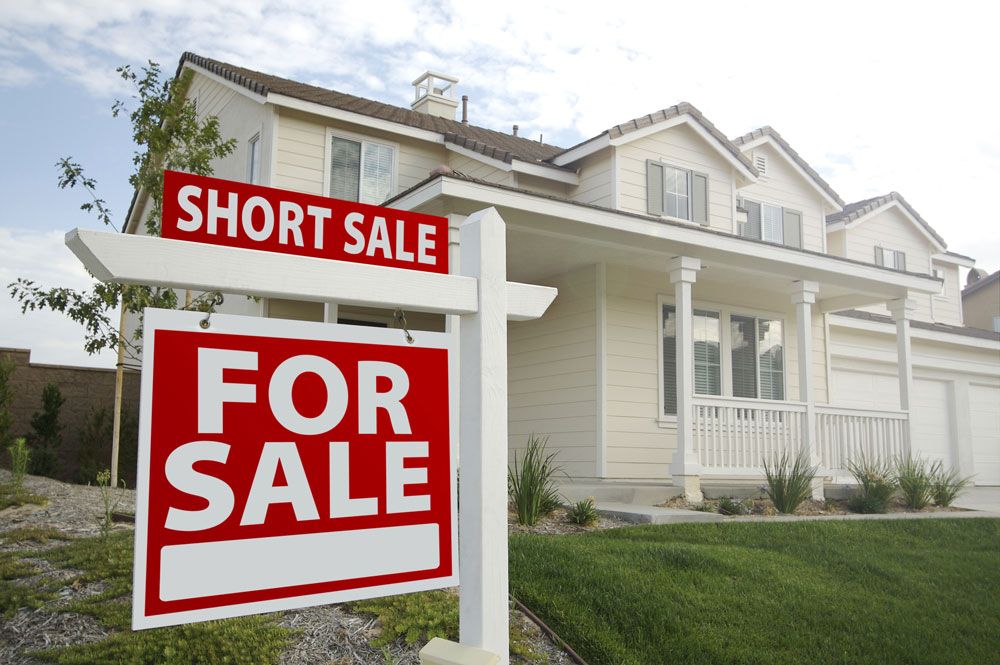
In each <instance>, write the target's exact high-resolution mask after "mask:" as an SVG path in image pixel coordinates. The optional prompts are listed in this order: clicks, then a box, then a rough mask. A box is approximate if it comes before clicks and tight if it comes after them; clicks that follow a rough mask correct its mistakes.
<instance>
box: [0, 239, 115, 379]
mask: <svg viewBox="0 0 1000 665" xmlns="http://www.w3.org/2000/svg"><path fill="white" fill-rule="evenodd" d="M19 277H23V278H25V279H31V280H34V281H35V282H36V283H37V284H38V285H39V286H66V287H70V288H76V289H86V288H88V287H89V286H90V285H91V284H92V283H93V279H92V278H91V277H90V276H89V275H88V274H87V272H86V271H85V270H84V269H83V266H82V265H81V264H80V262H79V261H78V260H77V258H76V257H75V256H73V254H72V253H70V251H69V250H68V249H66V246H65V245H64V244H63V234H62V233H59V232H57V231H50V232H38V231H31V230H21V229H10V228H3V227H0V287H2V288H3V290H2V292H0V347H13V348H23V349H31V352H32V353H31V359H32V361H33V362H43V363H57V364H70V365H88V366H92V367H113V366H114V363H115V355H114V353H102V354H100V355H94V356H91V355H87V353H86V352H85V351H84V350H83V338H84V330H83V327H82V326H80V325H78V324H76V323H74V322H73V321H71V320H69V319H68V318H66V317H65V316H64V315H62V314H57V313H54V312H38V311H35V312H28V313H26V314H22V313H21V307H20V305H19V304H18V303H17V302H16V301H14V299H13V298H11V297H10V294H9V291H8V288H7V285H8V284H10V283H11V282H13V281H14V280H16V279H18V278H19Z"/></svg>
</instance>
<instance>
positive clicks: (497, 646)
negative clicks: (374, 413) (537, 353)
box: [66, 208, 557, 664]
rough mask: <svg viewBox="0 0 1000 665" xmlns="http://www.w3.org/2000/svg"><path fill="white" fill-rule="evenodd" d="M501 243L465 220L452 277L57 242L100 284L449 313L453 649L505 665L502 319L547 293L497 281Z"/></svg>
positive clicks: (485, 224)
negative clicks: (455, 436) (455, 599)
mask: <svg viewBox="0 0 1000 665" xmlns="http://www.w3.org/2000/svg"><path fill="white" fill-rule="evenodd" d="M505 235H506V230H505V225H504V222H503V220H502V219H501V217H500V215H499V214H498V213H497V212H496V210H495V209H493V208H488V209H486V210H482V211H479V212H477V213H474V214H473V215H471V216H470V217H469V218H468V219H467V220H466V221H465V222H464V223H463V225H462V227H461V230H460V243H461V247H460V251H461V274H460V275H456V274H433V273H420V272H413V271H411V270H406V269H402V268H396V267H387V266H380V265H363V264H358V263H349V262H346V261H340V260H329V259H322V258H313V257H305V256H292V255H286V254H281V253H275V252H265V251H258V250H252V249H242V248H236V247H225V246H216V245H207V244H199V243H194V242H188V241H183V240H171V239H164V238H151V237H145V236H136V235H125V234H112V233H102V232H94V231H82V230H74V231H71V232H69V233H68V234H67V235H66V244H67V246H68V247H69V248H70V249H71V250H72V251H73V252H74V254H76V256H77V257H78V258H79V259H80V260H81V261H82V262H83V264H84V266H85V267H86V268H87V269H88V270H89V271H90V272H91V274H93V275H94V276H95V277H97V278H98V279H100V280H102V281H113V282H119V283H126V284H147V285H158V286H166V287H173V288H192V289H200V290H218V291H222V292H225V293H235V294H246V295H256V296H266V297H278V298H289V299H299V300H313V301H326V302H336V303H342V304H356V305H361V306H369V307H381V308H391V309H395V308H397V307H401V308H403V309H408V310H413V311H426V312H437V313H441V314H457V315H460V316H461V320H460V321H461V322H460V332H459V336H460V356H459V358H460V360H459V364H460V376H461V383H460V389H459V393H460V394H461V395H462V397H463V399H462V402H461V408H460V425H459V492H460V506H459V529H460V532H459V577H460V597H461V601H460V607H461V610H460V631H461V642H462V643H463V644H467V645H469V646H474V647H479V648H481V649H485V650H487V651H490V652H494V653H496V654H497V655H499V656H500V658H501V660H500V662H501V663H503V664H506V663H507V662H508V660H509V650H508V600H507V594H508V586H507V584H508V570H507V488H506V474H507V320H531V319H536V318H538V317H540V316H542V314H544V313H545V310H546V309H547V308H548V306H549V305H550V304H551V303H552V301H553V300H554V299H555V297H556V294H557V291H556V289H554V288H551V287H542V286H532V285H527V284H518V283H514V282H508V281H506V238H505ZM278 325H280V324H278ZM400 334H402V333H400Z"/></svg>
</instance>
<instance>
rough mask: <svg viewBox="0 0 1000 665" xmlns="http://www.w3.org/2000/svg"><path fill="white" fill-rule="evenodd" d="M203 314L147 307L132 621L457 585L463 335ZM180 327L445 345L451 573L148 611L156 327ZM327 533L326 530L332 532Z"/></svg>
mask: <svg viewBox="0 0 1000 665" xmlns="http://www.w3.org/2000/svg"><path fill="white" fill-rule="evenodd" d="M204 320H206V315H205V314H202V313H200V312H183V311H173V310H160V309H147V310H146V312H145V343H144V352H143V363H142V364H143V367H142V380H141V386H142V393H141V394H142V396H143V399H142V400H140V413H139V442H140V443H139V450H138V473H137V487H136V521H135V550H134V551H135V560H134V563H133V602H132V628H133V630H137V629H146V628H157V627H162V626H171V625H179V624H184V623H191V622H196V621H207V620H212V619H224V618H231V617H238V616H246V615H251V614H258V613H265V612H276V611H281V610H290V609H298V608H303V607H312V606H316V605H325V604H329V603H341V602H346V601H353V600H362V599H366V598H374V597H380V596H387V595H396V594H403V593H411V592H416V591H428V590H432V589H441V588H446V587H453V586H457V585H458V584H459V566H460V553H459V543H458V523H459V512H458V494H457V468H458V467H457V465H458V440H459V439H458V435H459V420H458V413H457V412H458V409H457V408H456V405H458V403H459V402H458V399H459V389H458V378H459V376H458V372H459V358H458V354H459V348H458V340H457V339H456V336H455V335H454V334H453V333H450V332H428V331H420V330H414V331H411V332H410V334H411V335H412V336H413V338H414V340H415V341H414V344H413V345H410V344H409V343H408V342H407V341H406V337H405V335H404V332H403V331H402V330H399V329H394V328H374V327H367V326H350V325H340V324H333V323H317V322H307V321H292V320H284V319H270V318H263V317H246V316H236V315H225V314H211V315H210V316H209V317H208V319H207V320H208V321H209V327H208V328H207V329H204V328H202V326H201V325H200V324H201V322H202V321H204ZM163 330H168V331H169V330H177V331H182V332H190V333H195V334H199V335H205V336H211V335H213V334H233V335H241V336H259V337H271V338H282V337H284V338H294V339H305V340H316V341H323V342H344V343H364V344H377V345H383V346H395V347H403V348H412V347H422V348H437V349H444V350H446V351H447V353H448V368H447V377H448V399H449V408H448V419H449V422H448V433H449V457H448V459H449V493H450V510H451V525H450V526H451V539H450V541H451V561H452V566H451V574H450V575H447V576H443V577H434V578H428V579H421V580H414V581H406V582H396V583H391V584H382V585H375V586H366V587H360V588H354V589H344V590H339V591H327V592H320V593H312V594H300V595H290V596H286V597H283V598H275V599H269V600H260V601H253V602H246V603H238V604H231V605H222V606H218V607H210V608H204V609H194V610H185V611H178V612H171V613H165V614H153V615H147V614H146V612H145V610H146V593H147V591H148V589H147V587H146V572H147V566H146V562H147V556H148V554H149V551H148V529H149V526H150V524H149V508H150V505H149V492H150V470H151V469H150V453H151V442H152V438H151V437H152V415H153V405H152V402H153V388H154V385H153V369H154V363H155V357H156V334H155V333H156V331H163ZM328 533H329V532H328Z"/></svg>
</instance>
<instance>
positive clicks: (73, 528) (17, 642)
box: [0, 469, 624, 665]
mask: <svg viewBox="0 0 1000 665" xmlns="http://www.w3.org/2000/svg"><path fill="white" fill-rule="evenodd" d="M9 477H10V474H9V472H8V471H6V470H3V469H0V483H3V482H7V481H8V480H9ZM25 487H26V489H27V490H28V491H30V492H33V493H35V494H42V495H44V496H46V497H47V498H48V503H47V504H46V505H44V506H34V505H26V506H21V507H18V508H9V509H7V510H3V511H0V532H5V531H9V530H11V529H15V528H18V527H52V528H55V529H58V530H59V531H61V532H63V533H65V534H69V535H72V536H77V537H82V536H95V535H97V534H98V533H99V532H100V529H99V523H98V520H99V516H100V515H102V514H103V501H102V497H101V491H100V489H99V488H97V487H90V486H84V485H72V484H68V483H62V482H59V481H56V480H52V479H49V478H41V477H36V476H28V477H26V478H25ZM116 500H117V501H118V510H119V511H123V512H133V511H134V510H135V492H134V491H133V490H119V491H118V493H117V494H116ZM623 524H624V523H618V522H617V520H606V519H603V518H602V520H601V522H600V524H599V525H598V526H597V527H592V528H611V527H613V526H622V525H623ZM115 528H117V529H128V528H131V526H130V525H127V524H118V525H116V527H115ZM586 530H587V529H584V528H582V527H578V526H576V525H573V524H570V523H569V522H568V521H567V520H566V517H565V512H564V511H561V512H557V514H554V515H552V516H550V517H548V518H546V519H544V520H542V522H540V523H539V524H538V525H537V526H535V527H532V528H531V529H526V528H524V527H520V526H517V525H512V526H511V531H512V532H523V531H531V532H534V533H580V532H582V531H586ZM58 544H59V542H58V541H50V542H49V543H47V544H44V545H38V544H31V543H17V544H14V545H6V544H4V545H0V551H13V550H17V551H18V552H22V553H25V554H28V555H29V556H27V557H24V558H26V559H27V560H28V561H30V562H31V563H32V564H34V565H35V566H36V567H38V568H39V569H40V573H39V574H38V575H36V576H34V577H31V578H25V579H24V580H23V582H25V583H30V582H32V581H38V580H39V578H45V579H47V580H62V581H64V582H66V585H65V586H63V587H62V588H61V589H60V590H59V592H58V595H57V598H56V600H54V601H52V602H51V603H49V605H48V606H47V607H44V608H40V609H36V610H27V609H20V610H18V611H17V612H16V613H15V614H14V616H12V617H11V618H9V619H6V618H0V663H9V664H10V665H41V663H40V661H38V660H35V659H32V658H27V657H26V656H24V655H23V654H24V653H25V652H27V651H32V650H36V649H44V648H46V647H51V646H64V645H69V644H84V643H88V642H96V641H99V640H101V639H103V638H105V637H106V636H107V635H108V631H107V630H105V629H104V628H103V627H102V626H101V625H100V624H99V623H98V622H97V621H96V620H94V619H92V618H90V617H87V616H82V615H79V614H74V613H61V612H53V611H52V610H53V609H56V608H58V607H59V606H61V605H65V604H66V603H69V602H71V601H72V600H74V599H77V598H80V597H81V596H83V595H89V594H94V593H99V592H100V591H101V585H100V584H89V585H80V584H76V585H74V584H72V583H71V581H72V580H73V578H74V577H75V575H74V574H73V573H72V572H70V571H65V570H60V569H56V568H53V567H52V565H51V564H49V563H48V562H47V561H45V560H44V559H38V558H33V557H30V553H31V552H32V551H37V550H39V549H46V548H49V547H55V546H58ZM512 621H515V622H517V623H518V624H520V625H522V626H523V627H524V629H525V632H526V633H527V634H528V635H529V637H530V639H531V643H532V645H533V646H534V647H535V648H536V650H538V651H539V652H541V653H544V654H545V655H546V656H547V657H548V662H549V663H551V664H553V665H567V664H569V663H571V662H572V661H571V660H570V659H569V657H568V656H567V655H566V654H565V653H564V652H563V651H562V650H561V649H560V648H559V647H557V646H556V645H555V644H554V643H553V642H552V641H551V640H549V638H548V637H547V636H545V634H544V633H542V632H541V630H539V629H538V627H537V626H535V624H534V623H532V622H531V621H530V620H529V619H528V618H527V617H525V616H524V615H523V614H522V613H520V612H514V613H512ZM279 623H280V624H281V625H283V626H286V627H289V628H293V629H295V630H296V631H298V632H297V635H296V637H295V638H294V641H293V643H292V644H291V645H290V646H289V647H288V649H286V650H285V652H284V654H282V657H281V661H280V663H281V665H316V664H322V665H369V664H370V665H384V664H385V663H386V658H385V655H384V654H383V650H382V649H381V648H375V647H372V646H371V644H370V642H371V640H372V639H373V638H374V637H376V636H377V635H379V633H380V628H379V626H378V622H377V621H376V620H375V619H373V618H372V617H370V616H367V615H360V614H354V613H352V612H350V611H348V610H347V609H346V608H345V607H344V606H343V605H326V606H322V607H313V608H307V609H302V610H294V611H289V612H285V613H284V614H283V616H282V618H281V619H280V620H279ZM418 650H419V647H418V646H407V645H405V644H402V643H396V644H393V645H391V646H390V647H389V648H388V651H389V653H390V654H391V655H392V657H394V658H395V659H396V660H395V661H394V662H396V663H398V665H416V664H417V663H418V662H419V658H418V656H417V652H418ZM390 662H393V661H390Z"/></svg>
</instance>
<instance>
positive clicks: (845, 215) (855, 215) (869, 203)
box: [826, 192, 968, 258]
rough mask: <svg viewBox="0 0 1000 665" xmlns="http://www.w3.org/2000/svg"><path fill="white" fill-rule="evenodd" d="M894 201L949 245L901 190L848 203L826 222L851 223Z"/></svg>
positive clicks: (941, 242)
mask: <svg viewBox="0 0 1000 665" xmlns="http://www.w3.org/2000/svg"><path fill="white" fill-rule="evenodd" d="M893 201H896V202H897V203H899V205H901V206H903V208H904V209H905V210H906V211H907V212H908V213H910V214H911V215H913V219H915V220H917V222H919V223H920V225H921V226H922V227H924V230H925V231H927V232H928V233H929V234H931V236H932V237H933V238H934V239H935V240H937V241H938V243H940V244H941V246H942V247H945V248H947V247H948V245H947V243H945V241H944V238H942V237H941V236H940V235H938V232H937V231H935V230H934V229H933V228H932V227H931V225H930V224H928V223H927V221H926V220H924V218H923V217H921V216H920V213H918V212H917V211H916V210H914V209H913V206H911V205H910V204H909V203H907V202H906V199H904V198H903V195H902V194H900V193H899V192H889V193H888V194H883V195H882V196H875V197H873V198H870V199H864V200H863V201H855V202H854V203H848V204H847V205H845V206H844V209H843V210H842V211H840V212H835V213H833V214H832V215H827V216H826V223H827V224H834V223H836V222H845V223H848V224H849V223H851V222H853V221H854V220H856V219H860V218H861V217H864V216H865V215H867V214H868V213H870V212H872V211H875V210H878V209H879V208H881V207H882V206H884V205H888V204H889V203H892V202H893ZM966 258H968V257H966Z"/></svg>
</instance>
